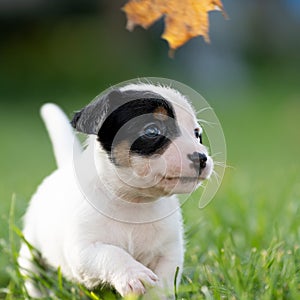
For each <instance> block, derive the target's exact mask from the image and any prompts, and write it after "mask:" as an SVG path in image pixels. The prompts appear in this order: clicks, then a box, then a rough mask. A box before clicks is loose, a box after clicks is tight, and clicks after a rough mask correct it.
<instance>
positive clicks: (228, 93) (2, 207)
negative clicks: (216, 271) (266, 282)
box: [0, 0, 300, 286]
mask: <svg viewBox="0 0 300 300" xmlns="http://www.w3.org/2000/svg"><path fill="white" fill-rule="evenodd" d="M124 3H125V1H108V0H107V1H100V0H60V1H58V0H51V1H50V0H27V1H21V0H2V1H1V2H0V132H1V147H0V176H1V180H0V216H1V219H0V221H1V226H0V235H1V237H2V238H4V239H7V236H8V232H7V231H8V228H7V227H8V226H7V216H8V211H9V207H10V202H11V198H12V194H13V193H15V194H16V199H17V203H16V219H17V220H20V218H21V216H22V214H23V213H24V211H25V209H26V205H27V203H28V201H29V199H30V195H31V194H32V193H33V192H34V190H35V188H36V187H37V185H38V184H39V183H40V182H41V180H42V179H43V177H44V176H45V175H47V174H49V173H50V172H51V171H52V170H54V169H55V162H54V158H53V154H52V150H51V145H50V142H49V139H48V137H47V133H46V131H45V128H44V125H43V123H42V121H41V119H40V117H39V108H40V106H41V105H42V103H45V102H49V101H51V102H55V103H58V104H59V105H60V106H62V108H63V109H64V110H65V111H66V112H67V113H68V115H70V116H71V114H72V112H73V111H74V110H76V109H78V108H80V107H82V106H83V105H85V104H86V103H88V102H89V101H91V100H92V99H93V97H94V96H96V95H97V94H98V93H100V92H101V91H102V90H103V89H105V88H107V87H109V86H111V85H114V84H116V83H118V82H121V81H124V80H128V79H131V78H136V77H144V76H156V77H167V78H172V79H175V80H178V81H181V82H183V83H185V84H187V85H189V86H191V87H192V88H193V89H195V90H197V91H198V92H200V93H201V94H202V95H203V96H204V97H205V98H206V100H207V101H208V102H209V103H210V104H211V105H212V106H213V108H214V109H215V111H216V113H217V115H218V117H219V119H220V121H221V123H222V125H223V129H224V133H225V137H226V142H227V151H228V165H230V166H232V168H228V170H227V172H226V176H225V178H224V181H223V185H222V188H221V189H220V191H219V192H218V194H217V196H216V197H215V199H214V201H213V202H212V203H211V204H210V205H209V207H207V208H206V209H204V210H195V207H197V203H192V202H190V203H188V204H187V205H185V207H184V210H185V219H186V223H187V225H188V226H189V225H191V224H193V223H194V222H195V221H196V220H198V219H199V218H200V217H201V218H204V220H205V218H207V220H206V222H212V224H214V225H215V227H213V226H212V227H211V229H210V230H217V228H219V227H221V228H222V227H228V229H231V230H233V231H234V232H235V233H236V234H237V236H238V237H239V240H240V241H241V243H242V244H243V245H244V246H245V247H247V246H249V247H253V246H255V247H264V246H265V245H267V244H268V243H269V242H270V240H271V239H272V230H273V227H274V226H275V225H276V226H277V227H278V228H279V231H280V230H282V232H283V233H284V236H285V239H286V240H289V239H290V238H291V240H292V243H294V244H295V243H298V244H299V243H300V229H299V225H300V224H299V221H298V220H299V219H300V212H299V202H300V176H299V171H300V168H299V167H300V163H299V159H300V150H299V148H300V133H299V132H300V2H299V1H298V0H281V1H280V0H275V1H274V0H266V1H260V0H253V1H247V0H241V1H232V0H223V3H224V7H225V10H226V12H227V14H228V15H229V18H230V19H229V20H224V18H223V17H222V15H221V14H220V13H219V12H212V13H210V22H211V26H210V37H211V43H210V44H205V43H204V41H203V39H202V38H196V39H193V40H192V41H190V42H188V44H187V45H185V46H183V47H182V48H180V49H179V50H178V51H177V52H176V53H175V58H174V59H170V58H169V57H168V55H167V54H168V47H167V43H166V42H165V41H163V40H161V39H160V38H159V36H160V34H161V33H162V30H163V22H162V20H161V21H159V22H158V23H156V24H155V25H154V26H152V27H151V28H150V29H149V30H147V31H145V30H143V29H141V28H136V29H135V30H134V31H133V32H132V33H129V32H128V31H126V29H125V25H126V18H125V15H124V14H123V13H122V11H121V7H122V5H123V4H124ZM237 195H238V197H237ZM218 216H220V218H219V219H218ZM220 220H223V221H224V223H223V224H222V222H221V221H220ZM53 222H55V220H53ZM17 224H19V225H20V224H21V222H20V221H18V223H17ZM291 224H293V225H291ZM218 226H219V227H218ZM199 238H200V237H199ZM204 242H205V243H206V245H207V246H206V247H208V248H209V245H213V244H214V243H215V242H216V241H215V240H213V238H212V239H211V240H210V239H209V236H207V237H206V240H205V241H204ZM194 243H197V240H194ZM219 243H220V244H222V240H219ZM204 248H205V247H204ZM7 264H8V263H7V257H5V256H4V255H1V257H0V271H1V273H0V286H4V285H6V284H7V282H8V279H9V277H8V275H7V273H6V272H5V270H6V266H7Z"/></svg>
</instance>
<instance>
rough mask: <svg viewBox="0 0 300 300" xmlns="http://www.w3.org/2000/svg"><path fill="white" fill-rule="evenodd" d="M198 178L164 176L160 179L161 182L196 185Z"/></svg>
mask: <svg viewBox="0 0 300 300" xmlns="http://www.w3.org/2000/svg"><path fill="white" fill-rule="evenodd" d="M199 179H200V178H199V177H189V176H174V177H169V176H165V177H163V178H162V180H163V181H166V182H170V183H171V182H180V183H183V184H184V183H197V182H198V181H199Z"/></svg>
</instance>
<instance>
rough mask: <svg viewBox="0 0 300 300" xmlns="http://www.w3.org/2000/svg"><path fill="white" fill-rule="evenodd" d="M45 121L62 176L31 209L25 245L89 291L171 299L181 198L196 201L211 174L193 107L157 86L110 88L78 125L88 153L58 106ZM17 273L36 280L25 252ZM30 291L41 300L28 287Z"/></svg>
mask: <svg viewBox="0 0 300 300" xmlns="http://www.w3.org/2000/svg"><path fill="white" fill-rule="evenodd" d="M41 114H42V117H43V119H44V121H45V123H46V127H47V130H48V132H49V135H50V138H51V140H52V144H53V148H54V153H55V157H56V161H57V165H58V169H57V170H56V171H54V172H53V173H52V174H51V175H50V176H48V177H46V178H45V179H44V181H43V182H42V184H41V185H40V186H39V187H38V189H37V191H36V193H35V194H34V195H33V197H32V199H31V202H30V205H29V207H28V210H27V212H26V215H25V217H24V230H23V233H24V236H25V238H26V240H27V241H28V242H29V243H30V244H32V245H33V246H34V247H35V248H36V249H37V250H39V251H40V253H41V254H42V258H43V260H44V261H45V263H46V264H47V265H49V266H52V267H54V268H57V267H60V268H61V271H62V273H63V275H64V276H65V277H66V278H68V279H70V280H73V281H75V282H79V283H81V284H83V285H84V286H86V287H87V288H88V289H93V288H95V287H97V286H99V285H101V284H109V285H111V286H112V287H113V288H115V289H116V291H117V292H118V293H119V294H120V295H121V296H126V295H128V294H136V295H142V294H145V293H146V295H149V293H150V294H151V293H152V292H153V291H154V294H155V293H157V294H156V295H158V296H157V297H158V299H162V298H164V299H166V298H167V297H168V295H169V296H170V295H171V297H172V289H173V282H174V276H175V271H176V269H177V268H179V273H178V280H177V282H179V281H180V277H181V272H182V268H183V259H184V239H183V226H182V216H181V210H180V204H179V201H178V199H177V197H176V196H175V194H183V193H191V192H192V191H194V190H195V189H196V188H197V187H198V186H199V185H200V184H201V181H203V180H205V179H207V178H209V177H210V175H211V173H212V170H213V161H212V159H211V157H210V156H209V155H208V151H207V149H206V147H205V146H204V145H203V144H202V128H201V127H200V125H199V124H198V123H197V119H196V116H195V112H194V110H193V108H192V107H191V104H190V103H189V101H188V99H187V98H186V97H185V96H184V95H182V94H181V93H180V92H178V91H177V90H175V89H172V88H170V87H166V86H159V85H153V84H150V83H137V84H126V85H125V86H122V87H118V88H110V89H108V90H107V91H106V92H104V93H102V94H101V95H100V96H98V97H97V98H96V99H95V100H94V101H93V102H91V103H90V104H88V105H87V106H85V107H84V108H83V109H81V110H80V111H79V112H76V113H75V115H74V117H73V120H72V121H71V125H72V127H73V128H74V129H75V130H76V131H77V132H80V133H83V134H85V135H87V137H88V138H87V142H86V146H85V147H82V146H81V144H80V143H79V140H78V138H77V136H75V134H74V132H73V128H72V127H71V125H70V122H69V121H68V119H67V117H66V116H65V115H64V113H63V112H62V111H61V110H60V109H59V108H58V107H57V106H56V105H54V104H45V105H44V106H43V107H42V109H41ZM19 264H20V268H21V272H22V273H23V274H24V275H29V274H30V273H32V272H36V269H35V265H34V264H33V262H32V254H31V251H30V249H29V248H28V246H27V245H26V244H25V243H24V244H23V245H22V246H21V250H20V257H19ZM153 286H155V288H151V287H153ZM26 288H27V291H28V293H29V294H30V295H31V296H34V297H41V296H43V295H42V292H41V291H40V290H39V289H38V288H37V286H35V284H34V282H33V281H31V280H30V279H28V280H27V281H26ZM150 288H151V289H150ZM159 291H160V292H159ZM168 293H169V294H168ZM154 294H153V295H154ZM153 297H154V296H151V298H150V299H153Z"/></svg>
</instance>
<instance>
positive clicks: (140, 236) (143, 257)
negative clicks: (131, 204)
mask: <svg viewBox="0 0 300 300" xmlns="http://www.w3.org/2000/svg"><path fill="white" fill-rule="evenodd" d="M117 236H119V238H118V239H117V240H116V241H115V242H116V243H117V246H119V247H121V248H123V249H124V250H125V251H127V252H128V253H129V254H130V255H131V256H133V257H134V258H135V259H137V260H138V261H141V262H144V263H145V264H148V263H150V262H151V260H152V259H153V258H154V257H157V256H159V255H160V254H161V252H162V251H163V245H164V244H165V242H166V239H167V237H168V234H167V230H166V228H163V227H162V226H159V225H157V224H138V225H129V224H125V225H123V226H122V228H119V232H118V234H117V235H116V237H117Z"/></svg>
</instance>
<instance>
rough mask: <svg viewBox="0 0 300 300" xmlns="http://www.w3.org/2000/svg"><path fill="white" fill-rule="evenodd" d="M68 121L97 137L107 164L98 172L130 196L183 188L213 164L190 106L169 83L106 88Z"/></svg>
mask: <svg viewBox="0 0 300 300" xmlns="http://www.w3.org/2000/svg"><path fill="white" fill-rule="evenodd" d="M72 126H73V127H74V128H75V129H76V130H77V131H79V132H83V133H86V134H91V135H95V136H97V139H96V147H97V148H99V150H100V151H99V152H98V153H99V157H100V158H101V160H103V159H106V160H107V162H108V164H109V168H107V167H106V169H105V170H101V169H100V170H99V168H98V170H99V172H100V173H102V175H103V176H105V174H106V175H107V177H109V178H107V179H106V180H108V181H109V182H110V184H112V183H113V182H114V183H115V187H114V188H115V189H117V190H119V191H122V192H121V193H122V194H127V195H130V197H131V198H132V197H137V198H141V197H145V198H152V199H153V198H157V197H160V196H163V195H168V194H173V193H189V192H191V191H193V190H194V189H195V188H196V187H197V186H198V185H199V184H200V183H201V181H202V180H204V179H207V178H208V177H209V176H210V175H211V172H212V169H213V162H212V159H211V158H210V157H209V156H208V152H207V149H206V147H205V146H204V145H202V128H201V127H200V125H199V124H198V123H197V120H196V117H195V113H194V111H193V109H192V107H191V106H190V104H189V102H188V101H187V99H186V98H185V97H184V96H183V95H181V94H180V93H179V92H178V91H176V90H174V89H171V88H169V87H161V86H155V85H152V84H131V85H127V86H125V87H122V88H120V89H114V90H111V91H109V92H108V93H106V94H105V95H102V96H101V97H98V98H96V99H95V100H94V101H93V102H92V103H90V104H89V105H87V106H86V107H85V108H83V109H82V110H81V111H80V112H77V113H75V115H74V118H73V120H72ZM103 152H104V153H105V158H103V155H101V154H100V153H102V154H103ZM96 162H97V158H96ZM102 166H103V164H102ZM106 166H107V164H106ZM108 169H109V170H108ZM112 169H113V170H114V173H112V172H111V170H112ZM112 177H113V178H112Z"/></svg>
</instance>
